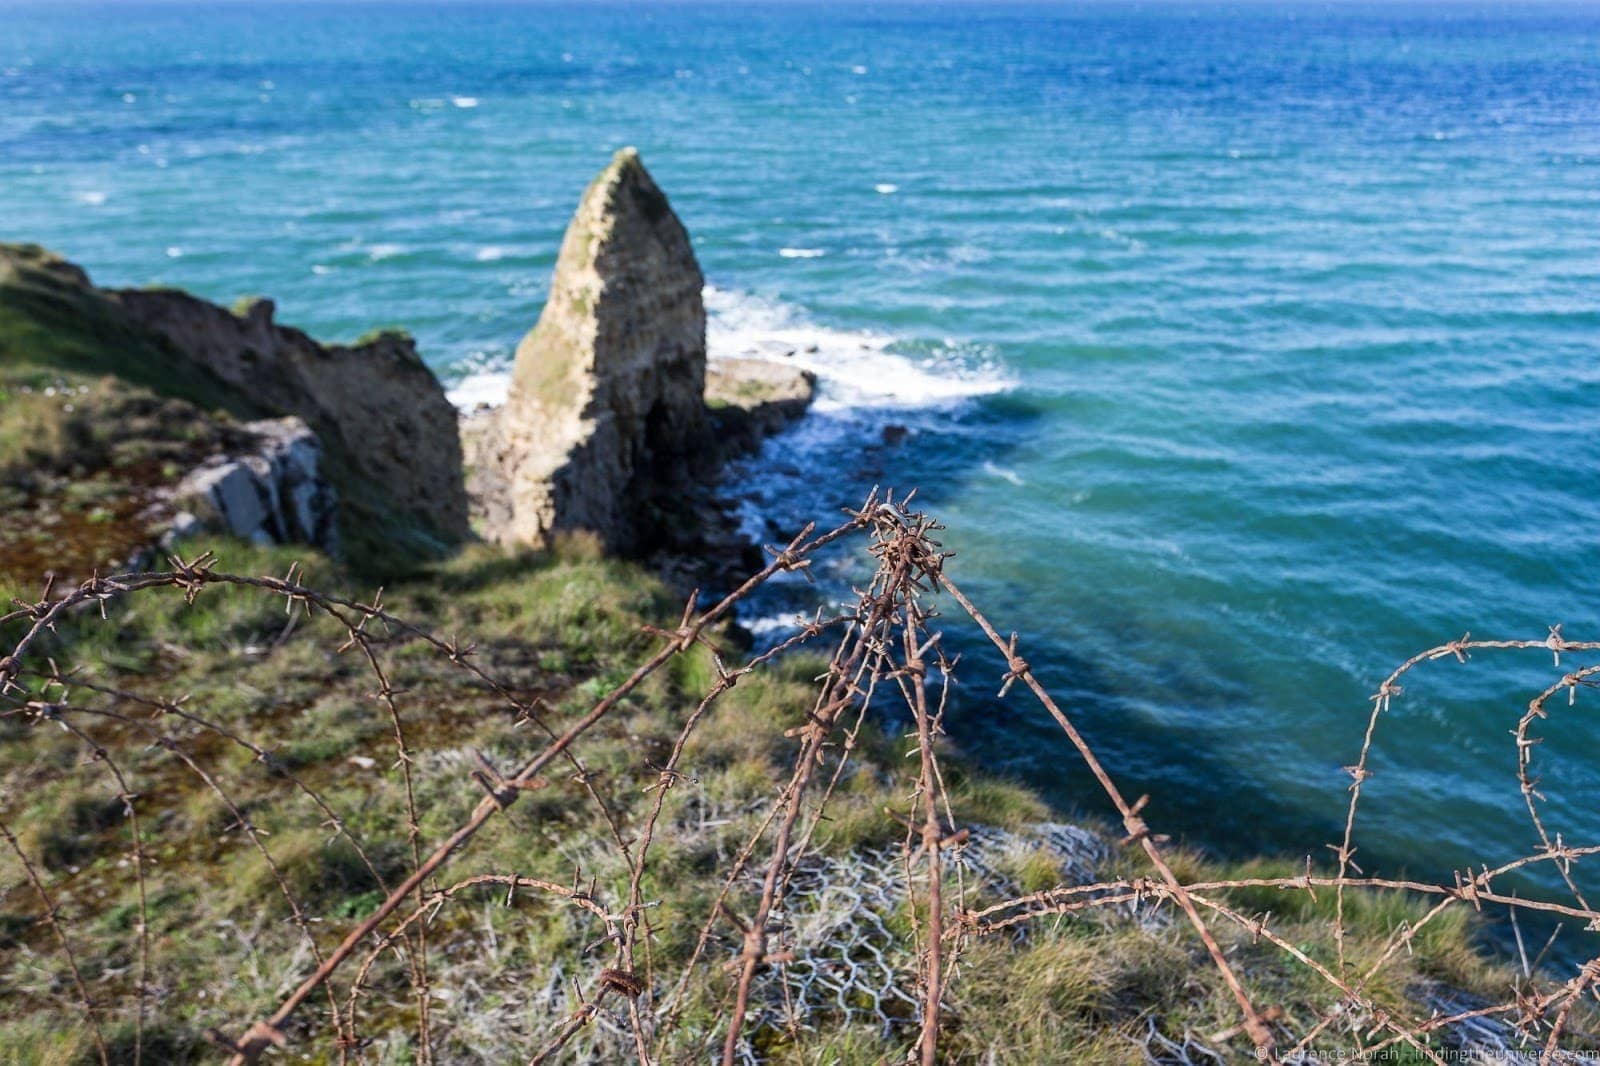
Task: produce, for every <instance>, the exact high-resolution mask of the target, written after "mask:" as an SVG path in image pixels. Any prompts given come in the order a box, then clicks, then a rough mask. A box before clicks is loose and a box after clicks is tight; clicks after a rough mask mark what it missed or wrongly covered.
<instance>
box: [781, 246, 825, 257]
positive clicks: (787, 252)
mask: <svg viewBox="0 0 1600 1066" xmlns="http://www.w3.org/2000/svg"><path fill="white" fill-rule="evenodd" d="M778 254H779V255H781V256H783V257H784V258H785V259H818V258H820V257H822V256H825V255H827V254H828V253H827V252H825V251H823V250H822V249H821V248H779V249H778Z"/></svg>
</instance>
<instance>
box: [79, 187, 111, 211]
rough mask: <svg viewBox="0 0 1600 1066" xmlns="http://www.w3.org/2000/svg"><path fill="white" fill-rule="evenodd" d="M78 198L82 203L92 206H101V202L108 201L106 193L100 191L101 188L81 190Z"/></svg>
mask: <svg viewBox="0 0 1600 1066" xmlns="http://www.w3.org/2000/svg"><path fill="white" fill-rule="evenodd" d="M77 200H78V202H79V203H80V204H88V205H89V206H90V207H99V206H100V205H101V204H103V203H105V202H106V194H105V193H103V192H100V191H99V190H92V191H90V192H80V193H79V194H78V196H77Z"/></svg>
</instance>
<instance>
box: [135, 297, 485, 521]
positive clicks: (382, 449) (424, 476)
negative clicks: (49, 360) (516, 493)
mask: <svg viewBox="0 0 1600 1066" xmlns="http://www.w3.org/2000/svg"><path fill="white" fill-rule="evenodd" d="M108 295H110V296H111V297H112V299H113V300H115V301H116V302H117V303H118V304H119V305H120V306H121V307H122V308H123V309H124V310H125V311H126V312H127V313H128V315H129V316H130V317H131V318H132V319H133V320H134V321H136V322H137V323H138V324H139V325H141V326H143V327H144V328H146V329H149V330H150V331H152V332H154V333H156V334H157V335H159V336H161V337H163V338H164V339H165V340H166V341H167V342H169V343H170V344H171V345H172V346H173V347H174V348H176V349H178V350H179V351H181V352H183V353H184V354H185V355H187V356H188V357H189V358H190V359H192V360H194V361H195V362H197V363H199V364H200V365H201V366H203V367H205V368H206V369H207V370H209V371H210V372H211V373H213V374H215V375H216V376H217V377H219V378H221V379H222V380H223V381H224V382H226V383H227V384H229V385H231V386H234V387H235V388H237V389H239V390H240V391H241V392H243V393H245V394H246V395H248V396H250V397H251V398H252V399H253V400H254V401H255V402H256V403H257V404H258V405H260V406H261V407H263V408H265V409H267V410H271V411H276V412H279V413H282V414H285V415H295V416H298V417H299V418H301V419H304V421H305V423H306V424H307V425H309V427H310V428H311V430H312V431H314V432H315V434H316V435H317V437H319V438H320V439H321V440H322V442H323V443H324V444H325V445H326V446H327V448H328V450H329V452H330V453H331V454H332V455H333V456H335V457H336V458H337V461H338V462H339V463H342V464H344V465H346V466H348V467H349V470H348V476H347V477H346V478H344V479H343V480H345V481H346V482H348V483H351V484H353V485H356V486H360V487H362V488H364V489H367V490H370V492H371V493H372V495H373V497H374V500H373V501H372V502H373V504H374V506H373V508H372V511H373V512H374V514H376V515H381V516H382V518H387V519H389V520H393V521H396V522H398V523H400V524H403V525H407V526H420V527H421V528H422V529H423V530H424V531H425V533H426V534H427V535H431V536H432V537H435V538H438V539H440V540H443V541H452V540H459V539H461V538H462V537H464V536H466V535H467V532H468V530H467V499H466V489H465V485H464V484H463V479H462V474H461V445H460V438H459V433H458V429H457V416H456V411H455V408H454V407H452V406H451V404H450V402H449V401H448V400H447V399H446V398H445V395H444V390H443V389H442V388H441V387H440V385H439V382H438V380H437V379H436V378H435V377H434V376H433V373H432V372H431V371H430V370H429V369H428V368H427V366H426V365H424V364H423V362H422V360H421V359H420V358H419V357H418V355H417V351H416V347H415V345H414V344H413V343H412V341H411V338H409V337H407V336H405V335H404V334H401V333H380V334H378V335H376V336H375V337H374V338H372V339H371V340H367V341H363V342H360V343H357V344H354V345H349V346H346V345H328V346H324V345H321V344H319V343H317V342H316V341H314V340H312V339H311V338H310V337H309V336H307V335H306V334H305V333H302V332H301V331H300V330H297V329H292V328H290V327H287V326H280V325H278V324H276V323H275V322H273V310H274V308H273V304H272V301H270V300H259V299H258V300H255V301H252V302H250V303H248V304H246V305H244V306H243V307H241V308H240V310H239V311H238V312H237V313H235V312H232V311H228V310H226V309H224V308H221V307H218V306H216V305H215V304H212V303H208V302H207V301H205V300H201V299H199V298H197V297H194V296H191V295H189V294H188V293H185V292H181V291H177V290H172V289H125V290H120V291H117V292H114V293H110V294H108ZM382 518H379V519H378V520H379V521H381V520H382ZM376 532H378V533H379V534H380V535H381V531H376Z"/></svg>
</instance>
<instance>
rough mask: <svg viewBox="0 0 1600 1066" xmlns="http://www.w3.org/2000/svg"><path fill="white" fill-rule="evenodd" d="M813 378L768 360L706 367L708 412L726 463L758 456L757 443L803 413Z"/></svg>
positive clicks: (812, 392) (814, 388)
mask: <svg viewBox="0 0 1600 1066" xmlns="http://www.w3.org/2000/svg"><path fill="white" fill-rule="evenodd" d="M816 392H817V375H815V374H813V373H812V372H811V371H809V370H804V369H801V368H799V367H793V366H785V365H784V364H782V363H777V362H773V361H772V360H770V359H740V358H729V359H714V360H712V361H711V362H709V363H707V364H706V409H707V410H708V411H709V412H710V416H711V422H712V427H713V429H714V431H715V434H716V438H717V444H718V449H719V450H720V451H721V453H722V454H723V455H724V456H726V457H729V458H732V457H733V456H736V455H751V454H754V453H755V452H757V451H759V450H760V448H761V442H762V441H763V440H765V439H766V438H767V437H770V436H772V435H773V434H774V433H778V432H780V431H782V430H783V429H784V428H786V427H787V426H788V425H789V423H791V422H793V421H794V420H795V419H797V418H799V417H800V416H801V415H803V414H805V413H806V411H807V409H809V408H810V407H811V401H812V400H813V399H814V398H815V397H816Z"/></svg>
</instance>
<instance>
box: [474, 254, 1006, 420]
mask: <svg viewBox="0 0 1600 1066" xmlns="http://www.w3.org/2000/svg"><path fill="white" fill-rule="evenodd" d="M705 301H706V348H707V354H708V355H709V356H710V357H711V358H712V359H724V358H736V357H743V358H756V359H769V360H771V361H773V362H781V363H785V364H787V365H790V366H798V367H803V368H805V369H807V370H810V371H811V372H812V373H814V374H816V375H817V382H818V389H817V399H816V403H815V404H814V405H813V410H815V411H817V412H819V413H829V412H832V413H840V412H846V411H852V410H859V409H871V408H878V409H883V408H924V407H942V406H949V405H950V404H953V403H959V402H960V401H962V400H966V399H970V398H972V397H975V396H987V395H991V394H993V393H997V392H1003V391H1005V390H1006V389H1008V388H1010V387H1011V386H1012V384H1013V382H1012V380H1011V379H1010V378H1009V377H1008V376H1007V375H1006V374H1005V373H1004V372H1003V371H1002V370H1001V369H1000V368H999V367H998V366H996V365H995V363H994V361H993V359H992V358H990V357H989V356H988V354H987V353H986V352H984V351H982V350H979V349H973V348H967V347H963V346H961V345H958V344H955V343H946V344H945V345H943V346H941V347H940V348H939V349H937V350H935V352H933V353H932V354H928V355H923V356H917V355H908V354H906V353H904V352H902V351H897V350H896V342H895V338H893V337H891V336H889V335H888V334H886V333H878V332H875V331H871V330H850V329H834V328H831V327H828V326H823V325H818V324H817V323H815V322H813V321H811V319H810V318H809V316H807V315H806V313H805V312H804V311H803V310H801V309H800V308H798V307H795V306H794V305H792V304H788V303H784V302H783V301H781V300H772V299H767V298H765V297H760V296H753V295H750V294H748V293H738V292H729V291H727V290H725V289H719V288H717V287H716V286H714V285H707V286H706V289H705ZM458 372H459V373H461V376H460V377H459V378H458V379H457V380H456V382H455V384H454V385H452V386H451V388H450V390H449V396H450V402H451V403H453V404H455V405H456V407H458V408H460V409H461V410H464V411H470V410H472V409H473V408H474V407H476V406H477V405H479V404H499V403H504V402H505V398H506V394H507V392H508V390H509V389H510V386H511V355H510V353H509V352H505V351H499V352H493V353H481V354H479V355H477V356H474V357H473V358H471V359H468V360H467V361H466V362H465V364H464V365H463V366H461V367H460V368H459V369H458Z"/></svg>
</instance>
